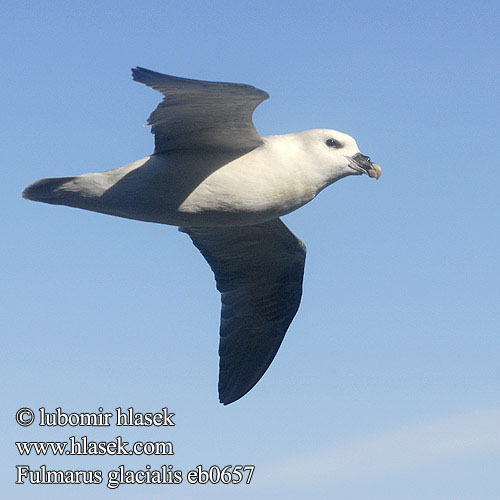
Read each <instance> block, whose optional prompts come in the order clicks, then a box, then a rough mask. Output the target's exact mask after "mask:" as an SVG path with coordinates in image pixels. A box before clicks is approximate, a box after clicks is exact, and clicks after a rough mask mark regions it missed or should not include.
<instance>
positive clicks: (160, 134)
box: [132, 67, 269, 154]
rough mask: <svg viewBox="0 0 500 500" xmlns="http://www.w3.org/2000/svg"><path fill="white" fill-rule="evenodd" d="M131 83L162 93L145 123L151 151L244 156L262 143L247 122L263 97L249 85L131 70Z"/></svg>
mask: <svg viewBox="0 0 500 500" xmlns="http://www.w3.org/2000/svg"><path fill="white" fill-rule="evenodd" d="M132 75H133V79H134V80H135V81H137V82H141V83H144V84H146V85H148V86H149V87H152V88H153V89H155V90H158V91H159V92H161V93H162V94H163V95H164V99H163V101H162V102H161V103H160V104H159V105H158V107H157V108H156V109H155V110H154V111H153V113H151V116H150V117H149V119H148V125H152V129H151V132H152V133H153V134H154V135H155V153H164V152H167V151H171V150H176V149H196V148H204V149H206V148H216V149H225V150H231V151H238V152H241V154H244V153H246V152H248V151H251V150H252V149H254V148H256V147H257V146H259V145H260V144H262V136H261V135H260V134H259V133H258V132H257V130H256V129H255V127H254V124H253V122H252V114H253V112H254V110H255V108H256V107H257V106H258V105H259V104H260V103H261V102H262V101H265V100H266V99H268V98H269V94H268V93H267V92H264V91H262V90H259V89H257V88H255V87H252V86H251V85H244V84H238V83H220V82H205V81H202V80H191V79H188V78H179V77H176V76H170V75H164V74H162V73H156V72H154V71H150V70H148V69H144V68H139V67H138V68H133V69H132Z"/></svg>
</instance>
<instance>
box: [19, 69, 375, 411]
mask: <svg viewBox="0 0 500 500" xmlns="http://www.w3.org/2000/svg"><path fill="white" fill-rule="evenodd" d="M132 75H133V79H134V80H135V81H137V82H141V83H144V84H146V85H147V86H149V87H152V88H153V89H155V90H157V91H159V92H161V93H162V94H163V96H164V98H163V101H162V102H161V103H160V104H159V105H158V107H157V108H156V109H155V110H154V111H153V113H152V114H151V116H150V117H149V120H148V125H151V126H152V129H151V132H152V133H153V134H154V137H155V149H154V153H153V154H152V155H150V156H146V157H145V158H142V159H140V160H137V161H135V162H133V163H130V164H128V165H124V166H122V167H119V168H116V169H114V170H108V171H106V172H102V173H90V174H83V175H79V176H76V177H58V178H48V179H41V180H39V181H37V182H35V183H33V184H31V185H30V186H29V187H27V188H26V190H25V191H24V193H23V196H24V198H27V199H28V200H33V201H41V202H44V203H51V204H54V205H67V206H70V207H77V208H82V209H84V210H92V211H95V212H101V213H104V214H109V215H115V216H118V217H126V218H129V219H137V220H141V221H148V222H157V223H160V224H171V225H174V226H179V230H180V231H182V232H184V233H187V234H188V235H189V237H190V238H191V240H192V241H193V243H194V245H195V246H196V247H197V248H198V249H199V250H200V252H201V253H202V255H203V257H204V258H205V259H206V260H207V262H208V264H209V265H210V267H211V268H212V271H213V272H214V275H215V280H216V283H217V289H218V290H219V292H220V293H221V300H222V310H221V321H220V344H219V356H220V360H219V400H220V402H221V403H223V404H225V405H227V404H229V403H232V402H233V401H236V400H237V399H239V398H241V397H242V396H243V395H245V394H246V393H247V392H248V391H249V390H250V389H252V387H253V386H254V385H255V384H256V383H257V382H258V381H259V380H260V378H261V377H262V375H263V374H264V373H265V371H266V370H267V368H268V367H269V365H270V364H271V362H272V360H273V359H274V357H275V355H276V353H277V351H278V349H279V347H280V345H281V342H282V341H283V338H284V336H285V333H286V331H287V329H288V327H289V326H290V323H291V322H292V319H293V318H294V316H295V314H296V312H297V310H298V307H299V303H300V298H301V295H302V279H303V273H304V262H305V256H306V248H305V246H304V244H303V243H302V242H301V241H300V240H299V239H298V238H297V237H296V236H295V235H294V234H293V233H292V232H291V231H290V230H289V229H288V228H287V227H286V226H285V224H284V223H283V222H282V221H281V220H280V218H279V217H281V216H282V215H285V214H288V213H290V212H293V211H294V210H296V209H298V208H299V207H301V206H302V205H305V204H306V203H308V202H309V201H311V200H312V199H313V198H314V197H315V196H316V195H317V194H318V193H319V192H320V191H322V190H323V189H324V188H326V187H327V186H329V185H330V184H332V183H334V182H335V181H338V180H339V179H342V178H343V177H346V176H348V175H361V174H367V175H368V176H370V177H374V178H376V179H378V177H379V176H380V174H381V168H380V166H379V165H378V164H377V163H373V162H372V161H371V160H370V158H369V157H368V156H365V155H363V154H361V153H360V151H359V149H358V146H357V144H356V141H355V140H354V139H353V138H352V137H350V136H349V135H347V134H343V133H341V132H337V131H335V130H326V129H315V130H307V131H304V132H298V133H293V134H284V135H270V136H266V137H262V136H261V135H260V134H259V132H258V131H257V130H256V128H255V127H254V124H253V122H252V114H253V111H254V110H255V108H256V107H257V106H258V105H259V104H260V103H261V102H263V101H265V100H266V99H268V98H269V94H267V92H264V91H262V90H259V89H257V88H255V87H252V86H251V85H244V84H235V83H221V82H207V81H201V80H192V79H187V78H179V77H175V76H170V75H164V74H161V73H156V72H154V71H150V70H147V69H144V68H140V67H137V68H134V69H133V70H132Z"/></svg>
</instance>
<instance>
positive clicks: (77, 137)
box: [0, 1, 500, 500]
mask: <svg viewBox="0 0 500 500" xmlns="http://www.w3.org/2000/svg"><path fill="white" fill-rule="evenodd" d="M2 18H3V20H2V29H1V30H0V31H1V34H0V37H1V39H2V65H3V82H2V88H1V90H0V93H1V97H2V108H3V113H2V120H3V121H4V123H3V126H2V131H3V133H2V137H1V144H2V147H1V149H2V159H3V161H2V163H3V182H2V184H1V190H2V196H1V203H2V212H3V214H4V217H3V221H4V222H3V234H4V237H3V241H4V244H3V245H2V248H1V252H2V254H3V255H2V257H3V259H2V261H3V263H4V272H3V275H4V280H2V281H3V284H2V288H3V290H2V296H3V297H4V299H3V300H2V305H3V309H4V311H3V313H2V315H1V316H2V319H1V320H0V326H1V329H2V332H3V333H4V343H3V345H4V347H3V349H2V370H3V371H4V374H3V379H4V381H6V382H4V384H3V387H4V389H3V394H4V404H3V405H2V408H3V409H2V426H1V431H0V433H1V435H0V437H1V444H2V458H1V469H2V479H3V486H2V489H4V490H5V495H4V497H5V498H12V499H28V498H34V497H36V498H39V499H48V498H50V499H59V498H69V497H71V498H74V499H80V498H81V499H83V498H88V496H89V494H91V495H92V497H93V498H98V499H101V498H103V499H107V498H137V497H138V496H140V497H141V498H144V499H160V498H165V497H167V496H168V497H170V498H179V499H198V498H204V499H206V498H243V499H245V498H248V499H252V498H256V497H259V498H277V497H286V498H290V499H296V498H297V499H298V498H304V497H307V498H318V499H323V498H325V499H331V498H334V499H347V498H349V499H356V500H364V499H367V500H368V499H370V500H376V499H384V500H392V499H394V500H396V499H397V500H401V499H405V500H406V499H419V500H431V499H432V500H434V499H436V500H437V499H439V500H447V499H450V500H451V499H477V498H481V499H484V500H489V499H495V500H496V499H498V489H499V481H498V477H500V392H499V382H500V370H499V362H498V358H499V355H500V340H499V338H498V333H499V332H500V314H499V302H500V293H499V292H500V290H499V283H500V266H499V259H498V249H499V247H500V231H499V228H500V215H499V213H500V211H499V208H500V207H499V188H500V185H499V182H498V178H499V172H498V169H499V167H500V165H499V158H500V145H499V144H500V143H499V141H498V131H499V125H500V118H499V117H500V109H499V108H500V105H499V104H500V101H499V99H498V96H499V91H500V88H499V87H500V85H499V75H500V52H499V50H498V47H499V46H500V45H499V36H498V25H499V22H500V6H499V4H498V2H493V1H491V2H490V1H484V2H464V1H458V2H456V1H455V2H451V1H449V2H448V1H444V2H440V3H434V2H428V1H420V2H395V1H394V2H377V3H375V2H366V1H352V2H322V1H319V2H314V3H310V2H300V1H299V2H294V3H293V4H292V3H288V2H279V1H278V2H261V1H254V2H251V3H245V4H244V3H243V2H222V1H221V2H196V1H185V2H168V1H162V2H153V1H144V2H132V1H121V2H115V1H110V2H78V1H77V2H63V1H51V2H38V3H33V2H22V1H20V2H3V3H2ZM135 65H140V66H144V67H146V68H151V69H153V70H157V71H161V72H165V73H170V74H174V75H178V76H186V77H191V78H200V79H207V80H218V81H233V82H244V83H249V84H252V85H255V86H257V87H259V88H261V89H264V90H266V91H267V92H269V93H270V94H271V99H270V100H269V101H266V102H265V103H263V104H262V105H261V106H260V107H259V108H258V109H257V111H256V113H255V115H254V121H255V124H256V126H257V128H258V129H259V131H260V132H261V133H262V134H264V135H265V134H276V133H286V132H294V131H299V130H305V129H310V128H321V127H325V128H334V129H337V130H341V131H343V132H346V133H349V134H351V135H353V136H354V137H355V138H356V140H357V142H358V145H359V146H360V149H361V151H362V152H363V153H365V154H368V155H370V156H371V157H372V158H373V159H374V160H375V161H377V162H379V163H380V164H381V165H382V168H383V175H382V177H381V179H380V180H379V181H373V180H371V179H368V178H367V177H363V178H360V177H352V178H348V179H345V180H342V181H340V182H339V183H337V184H334V185H333V186H331V187H330V188H328V189H327V190H325V191H324V192H323V193H321V195H320V196H319V197H318V198H317V199H316V200H314V201H313V202H312V203H311V204H309V205H307V206H306V207H304V208H302V209H300V210H299V211H297V212H295V213H293V214H291V215H288V216H286V217H285V222H286V223H287V225H288V226H289V227H290V228H291V229H292V231H294V232H295V233H296V234H297V235H298V236H299V237H300V238H301V239H302V240H303V241H304V242H305V243H306V245H307V247H308V258H307V263H306V273H305V280H304V296H303V300H302V304H301V308H300V310H299V313H298V315H297V317H296V319H295V320H294V322H293V323H292V325H291V327H290V329H289V331H288V334H287V336H286V338H285V341H284V343H283V345H282V347H281V349H280V352H279V354H278V356H277V357H276V359H275V361H274V362H273V364H272V365H271V368H270V369H269V371H268V372H267V373H266V375H265V376H264V378H263V379H262V380H261V381H260V382H259V384H258V385H257V386H256V387H255V388H254V389H253V390H252V391H251V392H250V393H249V394H248V395H247V396H245V397H244V398H243V399H242V400H240V401H238V402H237V403H235V404H233V405H230V406H228V407H222V406H221V405H220V404H219V403H218V402H217V393H216V388H217V366H218V361H217V346H218V322H219V307H220V306H219V296H218V293H217V292H216V290H215V285H214V282H213V278H212V273H211V271H210V269H209V267H208V265H207V264H206V262H205V261H204V260H203V259H202V257H201V256H200V255H199V254H198V251H197V250H196V249H195V248H194V247H193V246H192V245H191V243H190V241H189V239H188V238H187V237H186V236H185V235H182V234H180V233H178V232H177V231H176V228H174V227H168V226H161V225H154V224H147V223H140V222H135V221H129V220H125V219H119V218H113V217H108V216H104V215H100V214H95V213H90V212H85V211H78V210H75V209H70V208H67V207H57V206H50V205H43V204H35V203H32V202H28V201H25V200H22V199H21V196H20V193H21V192H22V190H23V189H24V187H26V186H27V185H28V184H30V183H31V182H33V181H35V180H37V179H39V178H42V177H55V176H70V175H75V174H79V173H84V172H92V171H103V170H108V169H110V168H114V167H118V166H120V165H122V164H125V163H128V162H130V161H133V160H135V159H137V158H140V157H143V156H145V155H147V154H149V153H150V152H151V151H152V148H153V136H152V135H151V134H150V133H149V129H148V128H147V127H145V126H144V123H145V121H146V118H147V116H148V115H149V113H150V112H151V111H152V109H153V108H154V107H155V106H156V104H157V103H158V102H159V100H160V95H159V94H157V93H155V92H154V91H152V90H151V89H148V88H146V87H144V86H142V85H140V84H137V83H135V82H133V81H132V79H131V77H130V68H131V67H132V66H135ZM25 406H26V407H30V408H33V409H35V410H37V409H38V408H40V407H42V406H43V407H45V408H47V410H53V409H54V408H56V407H62V408H63V410H66V411H80V412H82V411H96V410H97V408H98V407H99V406H102V407H104V409H105V410H107V411H113V410H114V408H116V407H117V406H121V407H123V408H128V407H129V406H133V407H134V408H136V409H137V410H138V411H143V412H147V411H158V410H159V409H161V408H162V407H164V406H167V407H168V408H169V410H170V411H173V412H175V413H176V418H175V421H176V426H175V427H174V428H166V429H156V428H153V429H141V428H130V429H127V430H125V431H122V430H118V429H117V428H116V427H111V428H109V429H99V428H97V429H88V428H81V429H68V428H59V429H54V428H52V429H47V428H41V427H38V426H37V425H33V426H31V427H28V428H21V427H19V426H18V425H16V423H15V421H14V414H15V412H16V410H17V409H18V408H21V407H25ZM119 433H122V435H123V437H124V438H125V439H126V440H127V441H131V442H133V441H137V440H142V441H146V440H171V441H172V442H173V444H174V450H175V455H174V456H173V457H126V458H125V459H122V458H120V457H112V456H111V457H97V458H93V457H69V458H68V457H52V456H47V457H29V458H26V457H23V458H21V457H19V456H18V454H17V451H16V448H15V447H14V441H20V440H26V441H28V440H33V441H34V440H37V441H42V440H45V441H47V440H66V439H67V438H68V436H70V435H73V434H75V435H77V436H79V435H87V436H89V438H92V439H94V440H97V441H102V440H112V439H114V438H115V437H116V436H117V435H118V434H119ZM21 463H23V464H28V465H30V467H31V468H33V469H36V468H38V467H39V466H40V465H41V464H45V465H47V468H52V469H62V470H67V469H69V470H77V469H101V470H103V471H105V472H106V471H107V470H110V469H113V468H116V467H118V466H119V465H121V464H122V463H123V464H124V465H125V466H126V468H128V469H131V470H138V469H141V468H144V467H145V466H146V464H150V465H151V466H152V467H153V468H154V467H159V466H160V465H161V464H165V463H166V464H172V465H173V466H174V468H176V469H182V470H184V471H187V470H189V469H190V468H193V467H195V466H196V465H198V464H204V465H205V466H210V465H212V464H217V465H220V466H221V467H222V466H224V465H228V464H255V466H256V469H255V474H254V478H253V481H252V483H251V484H250V485H238V486H218V487H210V486H190V485H187V484H183V485H180V486H172V485H171V486H152V485H147V486H144V485H143V486H126V485H123V486H120V487H119V488H118V489H117V490H114V491H111V490H109V489H107V488H106V486H105V485H96V486H29V485H17V486H16V485H14V484H13V482H14V480H15V469H14V466H15V465H17V464H21ZM174 489H175V491H172V490H174Z"/></svg>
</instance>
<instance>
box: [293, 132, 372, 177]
mask: <svg viewBox="0 0 500 500" xmlns="http://www.w3.org/2000/svg"><path fill="white" fill-rule="evenodd" d="M291 135H294V136H295V140H297V139H299V140H300V142H301V145H302V148H303V149H304V150H305V151H307V154H308V155H309V157H310V156H311V155H312V156H313V157H314V160H313V161H314V164H315V167H316V168H319V169H321V170H323V171H327V172H328V177H329V181H330V183H331V182H335V181H337V180H339V179H341V178H343V177H346V176H348V175H362V174H366V175H368V176H370V177H374V178H375V179H378V178H379V177H380V175H381V174H382V168H381V167H380V165H379V164H378V163H374V162H372V161H371V159H370V157H369V156H365V155H363V154H361V152H360V150H359V148H358V145H357V144H356V141H355V140H354V138H353V137H351V136H350V135H348V134H344V133H343V132H338V131H337V130H329V129H314V130H305V131H304V132H299V133H297V134H291Z"/></svg>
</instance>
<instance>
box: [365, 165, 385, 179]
mask: <svg viewBox="0 0 500 500" xmlns="http://www.w3.org/2000/svg"><path fill="white" fill-rule="evenodd" d="M368 175H369V176H370V177H375V179H378V178H379V177H380V176H381V175H382V167H381V166H380V165H379V164H378V163H373V162H372V168H371V169H370V170H368Z"/></svg>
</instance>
